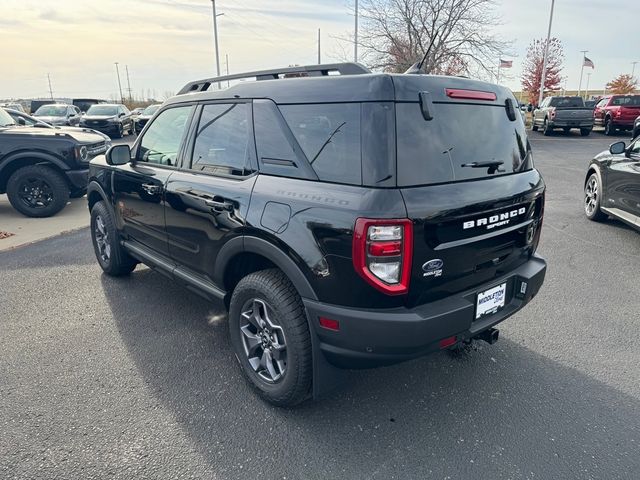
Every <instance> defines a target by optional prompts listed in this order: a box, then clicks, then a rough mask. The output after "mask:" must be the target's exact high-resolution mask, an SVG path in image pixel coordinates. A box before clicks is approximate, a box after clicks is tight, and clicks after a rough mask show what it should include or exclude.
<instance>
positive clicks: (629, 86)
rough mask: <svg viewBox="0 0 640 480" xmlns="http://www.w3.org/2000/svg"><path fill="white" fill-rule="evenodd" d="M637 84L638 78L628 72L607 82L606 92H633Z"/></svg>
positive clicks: (622, 93)
mask: <svg viewBox="0 0 640 480" xmlns="http://www.w3.org/2000/svg"><path fill="white" fill-rule="evenodd" d="M637 86H638V80H636V79H635V78H633V77H632V76H631V75H629V74H626V75H625V74H622V75H618V77H617V78H615V79H613V80H611V81H610V82H609V83H607V92H609V93H614V94H617V95H626V94H629V93H633V92H635V91H636V87H637Z"/></svg>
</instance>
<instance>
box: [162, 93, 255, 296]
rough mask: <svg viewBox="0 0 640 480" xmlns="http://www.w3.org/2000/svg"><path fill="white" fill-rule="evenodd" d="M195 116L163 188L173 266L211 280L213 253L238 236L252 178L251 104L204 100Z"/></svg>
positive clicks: (247, 203) (253, 157)
mask: <svg viewBox="0 0 640 480" xmlns="http://www.w3.org/2000/svg"><path fill="white" fill-rule="evenodd" d="M195 116H196V117H197V121H196V120H194V122H193V126H192V129H191V133H190V135H189V137H190V141H189V144H188V145H189V146H188V147H187V149H186V152H185V159H184V163H183V166H182V168H181V169H179V170H178V171H176V172H175V173H174V174H173V175H171V177H170V178H169V181H168V182H167V186H166V201H167V204H166V224H167V235H168V243H169V253H170V255H171V257H172V259H173V260H174V261H175V262H176V263H177V264H178V268H177V269H176V270H182V273H186V274H187V275H191V276H195V277H196V278H200V279H201V280H204V281H206V282H211V283H213V270H214V265H215V262H216V258H217V256H218V252H219V251H220V249H221V248H222V246H223V245H224V244H225V243H226V242H228V241H229V240H231V239H233V238H236V237H238V236H241V235H242V234H243V230H244V226H245V224H246V221H245V218H246V215H247V211H248V209H249V200H250V198H251V191H252V189H253V185H254V183H255V181H256V178H257V175H256V170H257V162H256V160H255V143H254V136H253V122H252V105H251V103H250V102H246V101H236V102H228V101H225V102H216V103H208V104H204V105H202V106H200V107H199V109H198V111H197V112H196V115H195ZM179 273H180V272H176V274H179ZM218 287H222V286H221V285H218Z"/></svg>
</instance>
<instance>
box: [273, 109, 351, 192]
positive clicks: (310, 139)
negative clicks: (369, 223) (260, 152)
mask: <svg viewBox="0 0 640 480" xmlns="http://www.w3.org/2000/svg"><path fill="white" fill-rule="evenodd" d="M280 111H281V112H282V115H283V116H284V118H285V120H286V121H287V123H288V124H289V128H290V129H291V131H292V132H293V135H294V136H295V137H296V140H298V143H299V144H300V146H301V147H302V150H303V151H304V154H305V155H306V157H307V159H308V160H309V163H310V164H311V166H312V167H313V169H314V170H315V172H316V174H317V175H318V178H319V179H320V180H324V181H327V182H336V183H347V184H350V185H362V158H361V151H360V104H359V103H333V104H308V105H280Z"/></svg>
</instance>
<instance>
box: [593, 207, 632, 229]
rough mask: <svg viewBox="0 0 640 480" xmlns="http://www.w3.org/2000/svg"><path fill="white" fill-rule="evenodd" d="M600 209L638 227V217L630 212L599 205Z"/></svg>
mask: <svg viewBox="0 0 640 480" xmlns="http://www.w3.org/2000/svg"><path fill="white" fill-rule="evenodd" d="M600 210H602V211H603V212H604V213H606V214H607V215H611V216H613V217H616V218H619V219H620V220H622V221H624V222H627V223H630V224H631V225H634V226H636V227H640V217H638V216H636V215H634V214H632V213H629V212H625V211H624V210H620V209H619V208H606V207H600Z"/></svg>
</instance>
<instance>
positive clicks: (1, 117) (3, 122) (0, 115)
mask: <svg viewBox="0 0 640 480" xmlns="http://www.w3.org/2000/svg"><path fill="white" fill-rule="evenodd" d="M15 123H16V122H14V121H13V118H11V115H9V114H8V113H7V112H5V111H4V110H3V109H2V108H0V127H8V126H10V125H15Z"/></svg>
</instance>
